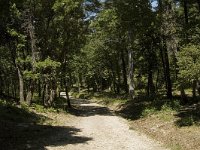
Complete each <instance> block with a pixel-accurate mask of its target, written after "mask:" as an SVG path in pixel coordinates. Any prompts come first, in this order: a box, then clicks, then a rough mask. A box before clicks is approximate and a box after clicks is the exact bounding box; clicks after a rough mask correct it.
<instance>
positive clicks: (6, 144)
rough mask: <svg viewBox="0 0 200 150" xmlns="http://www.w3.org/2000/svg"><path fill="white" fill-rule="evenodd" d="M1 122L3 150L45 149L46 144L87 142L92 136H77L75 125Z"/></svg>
mask: <svg viewBox="0 0 200 150" xmlns="http://www.w3.org/2000/svg"><path fill="white" fill-rule="evenodd" d="M0 123H1V126H0V127H1V129H0V147H1V148H0V149H1V150H24V149H30V150H36V149H37V150H45V149H46V148H45V147H46V146H64V145H67V144H78V143H85V142H87V141H89V140H92V138H89V137H83V136H77V135H76V134H77V133H78V132H81V130H80V129H77V128H74V127H62V126H48V125H28V124H27V125H26V124H21V125H20V124H19V125H16V124H12V123H3V122H0Z"/></svg>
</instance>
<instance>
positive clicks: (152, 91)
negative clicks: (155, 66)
mask: <svg viewBox="0 0 200 150" xmlns="http://www.w3.org/2000/svg"><path fill="white" fill-rule="evenodd" d="M147 95H148V96H149V97H153V96H154V95H155V86H154V83H153V72H152V70H151V69H149V71H148V86H147Z"/></svg>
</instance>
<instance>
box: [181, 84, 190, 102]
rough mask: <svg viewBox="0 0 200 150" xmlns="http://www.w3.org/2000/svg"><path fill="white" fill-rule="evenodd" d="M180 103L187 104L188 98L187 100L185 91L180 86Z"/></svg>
mask: <svg viewBox="0 0 200 150" xmlns="http://www.w3.org/2000/svg"><path fill="white" fill-rule="evenodd" d="M180 91H181V100H182V101H181V102H182V104H187V103H188V98H187V95H186V94H185V90H184V88H183V87H182V86H181V90H180Z"/></svg>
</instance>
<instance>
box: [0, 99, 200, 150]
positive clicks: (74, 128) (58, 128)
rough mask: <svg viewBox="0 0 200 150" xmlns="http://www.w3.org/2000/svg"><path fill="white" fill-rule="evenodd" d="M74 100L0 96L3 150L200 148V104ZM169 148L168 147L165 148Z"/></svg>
mask: <svg viewBox="0 0 200 150" xmlns="http://www.w3.org/2000/svg"><path fill="white" fill-rule="evenodd" d="M108 101H109V102H110V101H111V102H112V100H111V99H107V100H104V99H103V98H100V99H96V98H95V97H94V98H92V99H91V100H87V99H73V98H72V100H71V102H72V106H73V108H71V109H69V110H67V112H65V111H58V110H56V109H46V108H42V107H40V106H39V105H36V106H34V105H33V106H32V108H27V107H24V106H13V105H12V104H11V105H10V104H6V103H5V102H3V101H1V100H0V147H1V149H2V150H23V149H30V150H36V149H37V150H62V149H63V150H65V149H67V150H82V149H83V150H85V149H87V150H93V149H95V150H104V149H106V150H151V149H152V150H164V149H172V150H188V149H190V150H199V149H200V142H199V141H200V128H199V125H198V123H199V111H197V110H199V106H198V105H190V106H184V107H181V108H180V109H178V110H177V111H175V110H174V109H172V108H173V107H174V108H176V107H177V106H176V105H177V104H176V103H173V105H171V104H170V107H168V105H165V104H164V105H163V104H162V105H160V104H156V103H155V104H153V105H152V106H151V107H150V106H148V105H147V104H148V103H147V102H134V103H130V102H128V101H124V100H123V102H122V101H120V100H116V101H115V102H114V101H113V102H112V103H108ZM165 147H167V148H165Z"/></svg>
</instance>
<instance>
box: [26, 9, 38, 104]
mask: <svg viewBox="0 0 200 150" xmlns="http://www.w3.org/2000/svg"><path fill="white" fill-rule="evenodd" d="M32 18H33V16H32V12H31V14H30V16H29V18H28V32H29V36H30V42H31V52H32V62H31V63H32V64H31V65H32V73H33V74H34V73H35V71H36V68H35V63H36V37H35V28H34V26H33V20H32ZM28 90H29V91H28V94H27V97H26V101H27V103H28V104H29V105H30V104H31V103H32V98H33V92H34V79H31V80H30V85H29V89H28Z"/></svg>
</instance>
